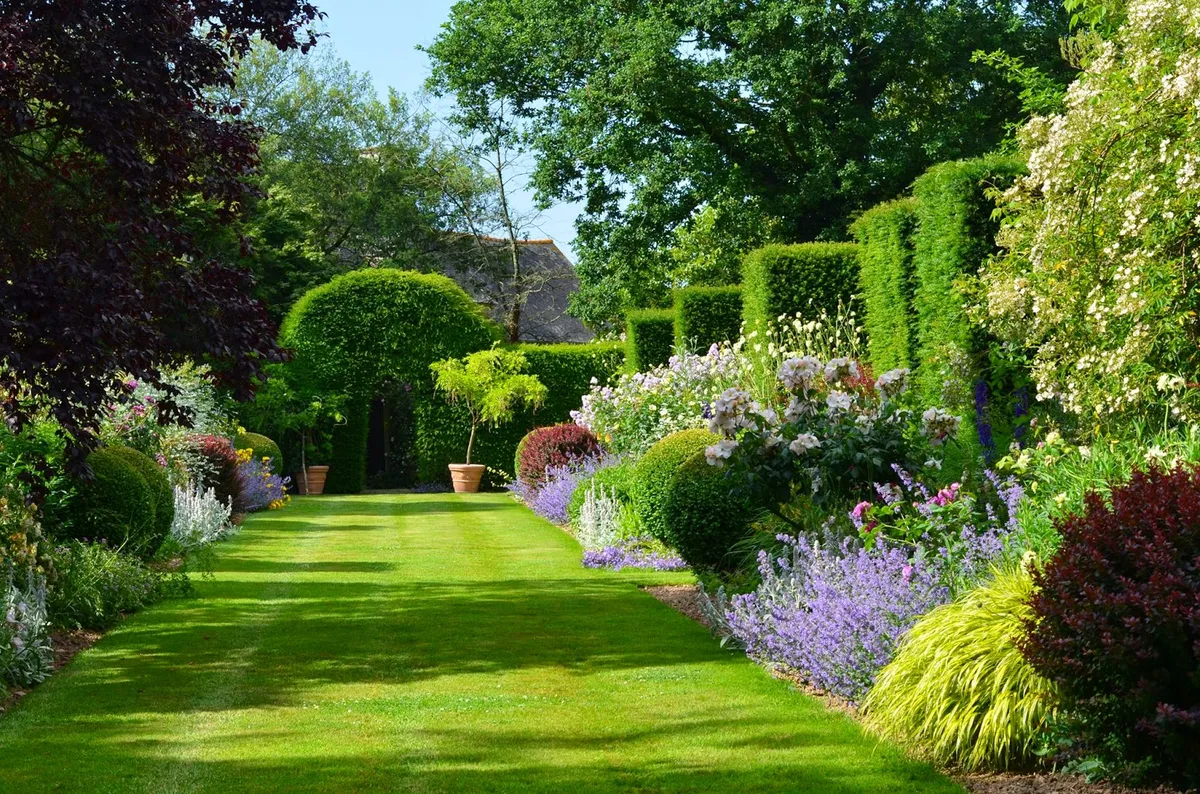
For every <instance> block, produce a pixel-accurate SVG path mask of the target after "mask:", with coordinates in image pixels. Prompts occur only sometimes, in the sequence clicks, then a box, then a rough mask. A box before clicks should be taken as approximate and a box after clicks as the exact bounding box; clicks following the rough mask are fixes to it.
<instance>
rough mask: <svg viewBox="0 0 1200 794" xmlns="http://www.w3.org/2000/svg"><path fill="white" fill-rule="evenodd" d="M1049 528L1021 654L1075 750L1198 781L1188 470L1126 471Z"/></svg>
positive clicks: (1199, 533)
mask: <svg viewBox="0 0 1200 794" xmlns="http://www.w3.org/2000/svg"><path fill="white" fill-rule="evenodd" d="M1058 528H1059V530H1060V531H1061V533H1062V545H1061V546H1060V547H1059V549H1058V552H1057V553H1056V554H1055V555H1054V557H1053V558H1052V559H1051V560H1050V561H1049V562H1048V563H1047V565H1046V566H1045V568H1044V569H1043V570H1042V571H1040V572H1038V573H1036V574H1035V577H1034V584H1035V586H1036V590H1035V595H1034V598H1033V613H1034V616H1033V618H1031V620H1030V621H1029V622H1028V624H1027V626H1026V629H1027V636H1026V637H1025V638H1024V640H1023V642H1022V648H1021V649H1022V652H1023V653H1024V655H1025V657H1026V658H1027V659H1028V660H1029V662H1030V664H1031V665H1033V667H1034V669H1036V670H1037V672H1038V673H1040V674H1041V675H1043V676H1045V677H1046V678H1048V679H1049V680H1051V681H1052V682H1054V683H1055V684H1056V685H1057V686H1058V688H1059V691H1060V693H1061V696H1062V699H1063V706H1064V708H1065V711H1066V714H1067V715H1068V721H1069V722H1068V724H1069V727H1070V728H1071V729H1073V731H1074V732H1075V736H1076V738H1077V739H1078V740H1079V741H1080V747H1079V748H1078V749H1079V750H1081V751H1082V752H1083V753H1088V754H1093V755H1095V756H1097V757H1099V758H1101V759H1102V760H1104V761H1106V762H1107V763H1110V764H1115V765H1118V766H1124V767H1126V768H1127V769H1128V770H1130V771H1132V772H1134V773H1136V774H1137V775H1138V776H1144V777H1147V778H1150V779H1158V780H1163V781H1166V782H1170V783H1173V784H1175V785H1178V786H1184V787H1189V786H1196V785H1200V753H1198V752H1197V749H1198V748H1200V664H1198V660H1200V471H1198V470H1197V469H1195V468H1190V467H1189V468H1184V467H1180V468H1177V469H1175V470H1174V471H1171V472H1169V473H1168V472H1163V471H1160V470H1155V469H1151V470H1150V471H1147V472H1141V471H1137V472H1134V474H1133V475H1132V477H1131V478H1130V480H1129V482H1128V483H1127V484H1125V485H1122V486H1119V487H1116V488H1114V489H1113V491H1112V497H1111V504H1106V503H1105V501H1104V500H1103V499H1102V498H1101V497H1100V496H1098V495H1096V494H1091V495H1089V496H1088V498H1087V499H1086V501H1085V504H1084V510H1083V514H1082V515H1071V516H1069V517H1067V518H1066V519H1065V520H1064V521H1062V522H1061V524H1060V526H1059V527H1058Z"/></svg>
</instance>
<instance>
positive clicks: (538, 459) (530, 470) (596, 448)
mask: <svg viewBox="0 0 1200 794" xmlns="http://www.w3.org/2000/svg"><path fill="white" fill-rule="evenodd" d="M601 451H602V450H601V448H600V442H599V441H597V440H596V436H595V435H593V434H592V431H590V430H588V429H587V428H586V427H580V426H579V425H576V424H570V423H568V424H562V425H552V426H551V427H539V428H537V429H535V430H531V431H529V433H527V434H526V435H525V438H523V439H521V445H520V447H519V448H518V449H517V477H518V478H520V480H521V482H523V483H525V484H526V485H529V486H537V485H539V484H541V482H542V480H543V479H544V478H545V476H546V468H547V467H549V466H566V465H567V464H568V463H571V462H573V461H577V460H579V459H581V458H585V457H588V456H589V455H599V454H600V453H601Z"/></svg>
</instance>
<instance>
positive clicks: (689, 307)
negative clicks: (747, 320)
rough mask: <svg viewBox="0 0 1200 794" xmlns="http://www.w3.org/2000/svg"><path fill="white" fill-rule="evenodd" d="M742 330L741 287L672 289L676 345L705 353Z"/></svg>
mask: <svg viewBox="0 0 1200 794" xmlns="http://www.w3.org/2000/svg"><path fill="white" fill-rule="evenodd" d="M741 333H742V288H741V287H738V286H732V287H683V288H681V289H677V290H675V344H676V345H678V346H680V347H682V348H684V349H686V350H689V351H692V352H704V351H706V350H708V348H710V347H711V346H712V345H714V344H720V343H722V342H735V341H737V339H738V337H739V336H741Z"/></svg>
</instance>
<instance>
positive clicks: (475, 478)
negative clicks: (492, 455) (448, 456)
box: [450, 463, 487, 493]
mask: <svg viewBox="0 0 1200 794" xmlns="http://www.w3.org/2000/svg"><path fill="white" fill-rule="evenodd" d="M486 468H487V467H486V466H484V465H482V464H479V463H451V464H450V481H451V482H452V483H454V492H455V493H476V492H478V491H479V481H480V480H482V479H483V472H484V469H486Z"/></svg>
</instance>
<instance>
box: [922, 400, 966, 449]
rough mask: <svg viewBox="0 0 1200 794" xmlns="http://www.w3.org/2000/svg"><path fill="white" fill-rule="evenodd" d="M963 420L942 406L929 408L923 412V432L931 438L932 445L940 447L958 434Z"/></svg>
mask: <svg viewBox="0 0 1200 794" xmlns="http://www.w3.org/2000/svg"><path fill="white" fill-rule="evenodd" d="M961 421H962V420H960V419H959V418H958V417H957V416H955V415H954V414H951V413H949V412H947V411H944V410H942V409H941V408H928V409H926V411H925V413H923V414H921V432H922V433H924V434H925V437H926V438H928V439H929V443H930V444H931V445H933V446H935V447H938V446H941V445H942V444H944V443H946V441H947V440H948V439H951V438H954V436H956V435H958V426H959V424H960V423H961Z"/></svg>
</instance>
